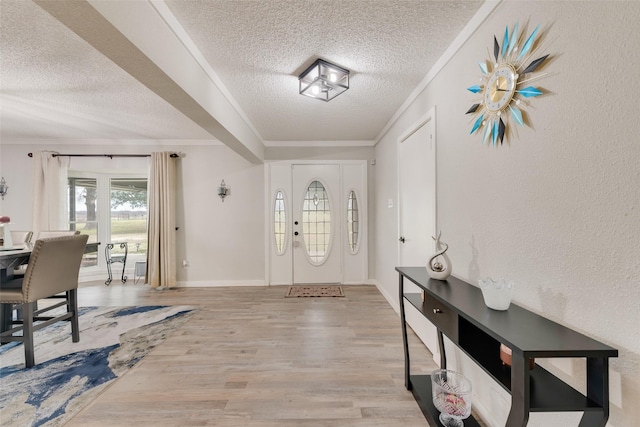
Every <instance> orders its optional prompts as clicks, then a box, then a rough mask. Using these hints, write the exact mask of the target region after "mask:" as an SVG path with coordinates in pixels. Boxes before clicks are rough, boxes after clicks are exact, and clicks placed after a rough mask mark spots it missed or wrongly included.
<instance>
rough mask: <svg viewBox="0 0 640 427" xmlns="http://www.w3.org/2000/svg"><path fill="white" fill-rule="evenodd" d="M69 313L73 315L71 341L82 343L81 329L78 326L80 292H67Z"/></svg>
mask: <svg viewBox="0 0 640 427" xmlns="http://www.w3.org/2000/svg"><path fill="white" fill-rule="evenodd" d="M67 312H68V313H73V316H72V317H71V341H73V342H78V341H80V328H79V326H78V290H77V289H71V290H70V291H67Z"/></svg>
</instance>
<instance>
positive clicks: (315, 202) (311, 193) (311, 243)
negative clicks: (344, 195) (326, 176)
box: [302, 181, 331, 264]
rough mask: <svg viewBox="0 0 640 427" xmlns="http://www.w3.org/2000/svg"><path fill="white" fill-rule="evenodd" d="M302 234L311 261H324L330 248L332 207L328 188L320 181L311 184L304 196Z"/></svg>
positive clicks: (318, 262)
mask: <svg viewBox="0 0 640 427" xmlns="http://www.w3.org/2000/svg"><path fill="white" fill-rule="evenodd" d="M302 235H303V236H304V243H305V247H306V248H307V254H308V255H309V258H310V259H311V261H312V262H314V263H317V264H320V263H322V262H323V261H324V258H325V256H326V254H327V252H328V250H329V240H330V237H331V209H330V207H329V196H328V195H327V190H326V189H325V188H324V186H323V185H322V183H321V182H320V181H313V182H312V183H311V184H309V188H307V193H306V194H305V196H304V202H303V206H302Z"/></svg>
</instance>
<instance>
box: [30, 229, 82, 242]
mask: <svg viewBox="0 0 640 427" xmlns="http://www.w3.org/2000/svg"><path fill="white" fill-rule="evenodd" d="M75 234H80V230H42V231H38V233H37V235H36V240H37V239H48V238H50V237H61V236H73V235H75Z"/></svg>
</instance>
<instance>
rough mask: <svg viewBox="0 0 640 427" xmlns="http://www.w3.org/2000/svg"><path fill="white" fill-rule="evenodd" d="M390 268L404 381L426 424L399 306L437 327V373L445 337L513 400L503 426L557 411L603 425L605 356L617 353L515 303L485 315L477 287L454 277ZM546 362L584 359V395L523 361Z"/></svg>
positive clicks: (422, 390)
mask: <svg viewBox="0 0 640 427" xmlns="http://www.w3.org/2000/svg"><path fill="white" fill-rule="evenodd" d="M396 270H397V271H398V272H399V273H400V282H399V292H400V301H401V305H400V314H401V319H402V332H403V339H404V344H405V348H404V350H405V376H406V377H405V383H406V386H407V389H409V390H412V392H413V393H414V396H415V397H416V401H418V404H419V405H420V407H421V408H422V411H423V413H425V415H426V416H427V418H430V416H429V415H428V414H429V413H430V408H429V405H430V406H431V407H432V408H433V410H435V412H436V419H437V410H436V409H435V407H433V404H432V403H429V402H431V395H430V393H431V384H430V379H429V376H424V375H422V376H421V375H411V373H410V358H409V349H408V345H407V335H406V333H407V331H406V327H407V325H406V321H405V305H404V302H405V301H406V302H408V303H409V304H411V305H412V306H413V307H415V308H416V309H417V310H418V312H419V313H421V314H422V315H423V316H424V317H425V318H426V319H427V320H429V321H430V322H432V323H433V324H434V325H435V326H436V328H437V330H438V341H439V345H440V353H441V365H442V367H443V368H445V367H446V357H445V352H444V345H443V342H442V336H443V335H446V336H447V337H448V338H449V339H450V340H451V341H452V342H453V343H454V344H455V345H456V346H457V347H459V348H460V349H461V350H462V351H463V352H464V353H465V354H466V355H467V356H469V357H470V358H471V359H472V360H473V361H474V362H475V363H476V364H478V366H480V367H481V368H482V369H483V370H484V371H485V372H486V373H487V374H489V376H491V377H492V378H493V379H494V380H495V381H496V382H497V383H498V384H500V385H501V386H502V387H503V388H504V389H505V390H506V391H507V392H509V393H511V394H512V405H511V412H510V413H509V418H508V420H507V427H512V426H513V427H516V426H517V427H522V426H525V425H526V423H527V420H528V417H529V413H530V412H561V411H583V412H584V415H583V419H582V421H581V423H580V427H591V426H593V427H596V426H598V427H602V426H604V425H605V423H606V420H607V419H608V415H609V390H608V360H609V359H608V358H609V357H617V355H618V351H617V350H616V349H614V348H611V347H609V346H607V345H605V344H603V343H601V342H598V341H596V340H594V339H592V338H589V337H587V336H585V335H583V334H580V333H578V332H576V331H574V330H572V329H569V328H567V327H565V326H562V325H560V324H558V323H555V322H552V321H550V320H549V319H546V318H544V317H542V316H539V315H537V314H535V313H533V312H531V311H528V310H526V309H524V308H522V307H520V306H518V305H516V304H511V306H510V307H509V309H508V310H506V311H495V310H491V309H489V308H487V307H486V306H485V305H484V302H483V299H482V293H481V291H480V289H479V288H477V287H475V286H471V285H470V284H468V283H466V282H463V281H462V280H459V279H456V278H454V277H450V278H449V279H447V280H446V281H440V280H434V279H430V278H429V276H428V274H427V271H426V269H425V268H424V267H396ZM405 278H406V279H408V280H409V281H411V282H412V283H414V284H416V285H417V286H418V287H419V288H421V289H422V290H423V291H424V293H425V298H424V301H423V298H422V295H421V294H419V293H405V291H404V279H405ZM501 343H503V344H505V345H507V346H508V347H510V348H511V350H512V367H509V366H505V365H503V364H502V361H501V360H500V357H499V353H500V344H501ZM547 357H574V358H586V360H587V395H586V396H585V395H584V394H582V393H580V392H579V391H577V390H575V389H574V388H573V387H571V386H570V385H568V384H567V383H565V382H564V381H562V380H561V379H559V378H558V377H556V376H555V375H553V374H552V373H550V372H549V371H547V370H546V369H544V368H542V367H541V366H540V365H538V364H536V365H535V367H534V369H532V370H529V363H528V361H529V359H530V358H536V359H539V358H547ZM424 377H426V379H425V378H424ZM425 383H426V385H425ZM427 389H428V390H427ZM473 422H475V421H473ZM465 425H466V423H465ZM469 425H474V424H469Z"/></svg>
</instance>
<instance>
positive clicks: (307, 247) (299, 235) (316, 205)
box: [292, 164, 342, 283]
mask: <svg viewBox="0 0 640 427" xmlns="http://www.w3.org/2000/svg"><path fill="white" fill-rule="evenodd" d="M292 178H293V179H292V181H293V185H292V187H293V188H292V192H293V200H292V210H293V236H292V242H293V282H294V283H340V282H341V277H342V274H341V259H342V245H341V237H342V221H341V217H340V214H339V213H340V212H342V208H341V198H340V165H332V164H327V165H293V171H292Z"/></svg>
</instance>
